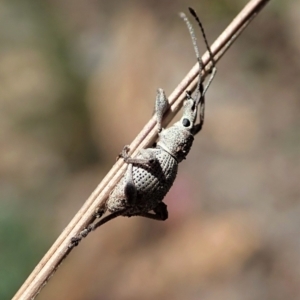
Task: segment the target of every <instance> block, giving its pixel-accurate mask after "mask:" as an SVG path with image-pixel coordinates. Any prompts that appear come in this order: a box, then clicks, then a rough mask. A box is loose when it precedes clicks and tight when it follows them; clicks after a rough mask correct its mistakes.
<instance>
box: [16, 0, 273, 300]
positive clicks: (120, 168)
mask: <svg viewBox="0 0 300 300" xmlns="http://www.w3.org/2000/svg"><path fill="white" fill-rule="evenodd" d="M268 2H269V0H251V1H249V2H248V4H247V5H246V6H245V7H244V9H243V10H242V11H241V12H240V13H239V14H238V16H237V17H236V18H235V19H234V20H233V21H232V22H231V24H230V25H229V26H228V27H227V28H226V29H225V30H224V32H223V33H222V34H221V35H220V36H219V37H218V39H217V40H216V41H215V42H214V43H213V45H212V47H211V51H212V54H213V57H214V59H215V61H216V62H217V61H218V60H220V58H221V57H222V56H223V54H224V53H225V52H226V51H227V50H228V48H229V47H230V46H231V45H232V43H233V42H234V41H235V40H236V38H237V37H238V36H239V35H240V34H241V32H242V31H243V30H244V29H245V28H246V27H247V25H248V24H249V23H250V22H251V21H252V20H253V19H254V18H255V16H256V15H257V14H258V13H259V11H260V10H261V9H262V8H263V7H264V6H265V4H267V3H268ZM202 61H203V64H204V66H206V68H205V70H204V72H203V74H202V76H203V78H204V77H205V76H206V75H207V73H208V71H209V70H210V63H209V55H208V53H205V54H204V55H203V57H202ZM198 72H199V65H198V64H196V65H195V66H194V67H193V68H192V69H191V71H190V72H189V73H188V74H187V76H186V77H185V78H184V79H183V80H182V81H181V83H180V84H179V85H178V86H177V88H176V89H175V90H174V91H173V93H172V94H171V95H170V96H169V101H170V106H171V108H170V110H169V111H168V112H167V113H166V115H165V118H164V122H163V124H164V125H167V124H168V123H169V122H170V121H171V120H172V118H173V117H174V116H175V115H176V114H177V112H178V111H179V109H180V108H181V106H182V102H183V100H184V98H185V91H186V90H193V89H194V88H195V86H196V84H197V76H198ZM155 125H156V120H155V117H154V116H153V117H152V118H151V119H150V121H149V122H148V123H147V124H146V126H145V127H144V128H143V129H142V131H141V132H140V133H139V134H138V136H137V137H136V138H135V139H134V141H133V142H132V143H131V145H130V149H131V154H133V155H135V154H136V153H137V152H138V151H139V150H140V149H141V148H146V147H148V146H149V145H151V144H152V143H153V142H154V140H155V138H156V135H157V132H156V129H155ZM125 168H126V166H125V164H124V162H123V160H118V161H117V162H116V163H115V165H114V166H113V167H112V169H111V170H110V171H109V172H108V174H107V175H106V176H105V178H104V179H103V180H102V182H101V183H100V184H99V185H98V186H97V188H96V189H95V190H94V191H93V193H92V194H91V196H90V197H89V198H88V199H87V201H86V202H85V203H84V205H83V206H82V208H81V209H80V210H79V211H78V213H77V214H76V215H75V216H74V218H73V219H72V220H71V222H70V223H69V225H68V226H67V227H66V228H65V230H64V231H63V232H62V234H61V235H60V236H59V237H58V239H57V240H56V242H55V243H54V244H53V246H52V247H51V248H50V250H49V251H48V252H47V253H46V255H45V256H44V258H43V259H42V260H41V261H40V262H39V264H38V265H37V266H36V268H35V269H34V270H33V272H32V273H31V275H30V276H29V277H28V279H27V280H26V281H25V283H24V284H23V285H22V287H21V288H20V290H19V291H18V292H17V294H16V295H15V296H14V298H13V300H17V299H22V300H27V299H34V298H35V297H36V296H37V295H38V293H39V292H40V291H41V289H42V287H43V286H44V285H46V284H47V282H48V281H49V279H50V277H51V276H52V275H53V274H54V272H55V271H56V270H57V268H58V267H59V265H60V263H61V262H62V261H63V260H64V259H65V258H66V256H67V255H68V254H69V253H70V251H71V249H68V245H69V244H70V241H71V238H72V237H74V236H77V235H78V233H79V232H80V231H81V230H82V229H84V228H86V227H87V226H88V225H89V224H91V222H93V221H94V213H95V211H96V209H97V208H99V207H101V206H103V205H104V204H105V201H106V199H107V197H108V195H109V193H110V192H111V190H112V189H113V188H114V186H115V185H116V184H117V183H118V181H119V180H120V178H121V176H122V174H123V173H124V171H125Z"/></svg>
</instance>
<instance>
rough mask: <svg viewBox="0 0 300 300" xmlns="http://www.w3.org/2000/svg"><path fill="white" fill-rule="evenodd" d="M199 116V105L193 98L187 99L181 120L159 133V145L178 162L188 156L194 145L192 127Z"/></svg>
mask: <svg viewBox="0 0 300 300" xmlns="http://www.w3.org/2000/svg"><path fill="white" fill-rule="evenodd" d="M196 116H197V107H196V105H195V101H194V100H193V99H188V100H186V101H185V103H184V106H183V115H182V118H181V119H180V121H178V122H176V123H175V124H174V125H173V126H171V127H169V128H167V129H164V130H162V131H161V133H160V134H159V141H158V142H157V147H158V148H161V149H163V150H165V151H167V152H168V153H169V154H170V155H172V156H173V157H174V158H175V159H176V160H177V162H181V161H182V160H183V159H185V158H186V156H187V155H188V153H189V152H190V149H191V147H192V144H193V141H194V136H193V134H192V129H193V127H194V123H195V119H196Z"/></svg>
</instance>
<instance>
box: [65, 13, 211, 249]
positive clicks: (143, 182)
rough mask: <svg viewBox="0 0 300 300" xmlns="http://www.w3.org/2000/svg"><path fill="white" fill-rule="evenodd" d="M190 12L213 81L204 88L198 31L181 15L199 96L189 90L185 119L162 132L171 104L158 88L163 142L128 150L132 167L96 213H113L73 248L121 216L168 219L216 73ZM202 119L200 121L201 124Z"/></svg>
mask: <svg viewBox="0 0 300 300" xmlns="http://www.w3.org/2000/svg"><path fill="white" fill-rule="evenodd" d="M189 10H190V12H191V14H192V15H193V16H194V18H195V19H196V21H197V22H198V25H199V27H200V29H201V31H202V35H203V38H204V41H205V45H206V47H207V50H208V52H209V55H210V60H211V66H212V70H211V71H212V72H211V76H210V79H209V81H208V83H207V85H206V86H205V87H204V86H203V79H202V77H201V72H202V71H203V64H202V61H201V59H200V55H199V51H198V47H197V45H196V38H195V35H194V31H193V28H192V25H191V24H190V22H189V21H188V19H187V17H186V16H185V14H183V13H181V14H180V16H181V17H182V18H183V19H184V21H185V22H186V23H187V26H188V29H189V32H190V35H191V37H192V41H193V45H194V49H195V52H196V57H197V61H198V63H199V79H198V84H197V87H196V93H195V96H194V97H192V96H191V93H190V92H189V91H187V92H186V101H185V103H184V106H183V114H182V117H181V119H180V120H179V121H178V122H176V123H175V124H174V125H172V126H171V127H169V128H167V129H162V118H163V115H164V112H165V111H166V110H167V109H168V106H169V104H168V99H167V97H166V95H165V93H164V91H163V90H162V89H158V92H157V96H156V102H155V115H156V118H157V131H158V135H159V139H158V142H157V144H156V146H155V147H153V148H147V149H142V150H140V151H139V153H138V155H137V156H136V157H133V158H132V157H130V156H129V155H128V152H129V150H130V149H129V147H128V146H125V147H124V149H123V151H122V152H121V154H120V155H119V157H120V158H123V159H124V161H125V162H126V163H127V164H128V167H127V170H126V172H125V174H124V176H123V177H122V178H121V180H120V182H119V183H118V184H117V185H116V187H115V188H114V190H113V191H112V192H111V194H110V195H109V198H108V200H107V201H106V203H105V207H101V208H99V210H98V211H97V212H96V216H97V217H102V215H103V214H104V213H106V212H107V211H108V212H110V214H109V215H107V216H106V217H104V218H102V219H101V220H100V221H98V222H96V223H95V224H90V225H89V226H88V227H87V228H86V229H84V230H83V231H81V232H80V234H79V235H78V236H75V237H74V238H72V240H71V244H70V246H69V247H70V248H72V247H74V246H76V245H77V244H78V243H79V241H80V240H81V239H82V238H83V237H86V236H87V235H88V233H89V232H91V231H92V230H95V229H96V228H97V227H99V226H101V225H102V224H104V223H106V222H107V221H109V220H111V219H113V218H115V217H117V216H127V217H131V216H142V217H147V218H151V219H155V220H166V219H167V218H168V210H167V205H166V204H165V203H164V202H163V199H164V197H165V195H166V194H167V193H168V191H169V190H170V188H171V186H172V185H173V183H174V180H175V178H176V175H177V170H178V164H179V163H180V162H181V161H182V160H183V159H185V158H186V156H187V155H188V153H189V152H190V150H191V147H192V144H193V141H194V136H195V135H196V134H197V133H198V132H199V131H200V130H201V129H202V126H203V122H204V108H205V98H204V95H205V92H206V90H207V88H208V87H209V85H210V83H211V81H212V79H213V77H214V76H215V72H216V67H215V61H214V58H213V55H212V52H211V50H210V48H209V45H208V42H207V39H206V36H205V33H204V30H203V27H202V24H201V22H200V20H199V18H198V16H197V15H196V13H195V11H194V10H193V9H191V8H189ZM198 111H199V113H198ZM198 116H199V122H198V123H197V118H198Z"/></svg>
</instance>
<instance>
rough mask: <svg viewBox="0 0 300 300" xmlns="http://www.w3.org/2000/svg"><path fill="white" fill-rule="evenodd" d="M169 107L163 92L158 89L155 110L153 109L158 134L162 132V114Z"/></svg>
mask: <svg viewBox="0 0 300 300" xmlns="http://www.w3.org/2000/svg"><path fill="white" fill-rule="evenodd" d="M169 107H170V105H169V101H168V98H167V97H166V94H165V92H164V90H163V89H158V90H157V94H156V100H155V108H154V111H155V115H156V122H157V131H158V132H161V130H162V119H163V116H164V113H165V112H166V111H167V110H168V108H169Z"/></svg>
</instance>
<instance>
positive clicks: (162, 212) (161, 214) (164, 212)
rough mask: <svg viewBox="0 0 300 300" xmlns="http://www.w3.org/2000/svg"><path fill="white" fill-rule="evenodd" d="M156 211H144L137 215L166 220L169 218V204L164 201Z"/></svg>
mask: <svg viewBox="0 0 300 300" xmlns="http://www.w3.org/2000/svg"><path fill="white" fill-rule="evenodd" d="M153 211H154V213H150V212H144V213H139V214H136V215H135V216H140V217H145V218H149V219H153V220H157V221H165V220H167V219H168V216H169V213H168V209H167V205H166V204H165V203H163V202H161V203H159V204H158V205H157V206H156V207H155V208H154V209H153Z"/></svg>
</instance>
